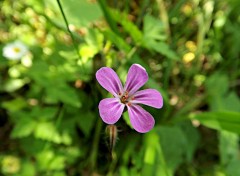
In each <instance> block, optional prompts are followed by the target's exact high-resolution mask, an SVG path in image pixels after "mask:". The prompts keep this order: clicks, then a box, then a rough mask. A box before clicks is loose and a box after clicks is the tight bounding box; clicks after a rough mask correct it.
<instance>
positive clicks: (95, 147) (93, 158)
mask: <svg viewBox="0 0 240 176" xmlns="http://www.w3.org/2000/svg"><path fill="white" fill-rule="evenodd" d="M102 124H103V123H102V121H101V118H98V120H97V125H96V131H95V134H94V137H93V148H92V152H91V155H90V164H91V169H92V171H94V169H95V167H96V165H97V164H96V163H97V154H98V146H99V140H100V134H101V129H102Z"/></svg>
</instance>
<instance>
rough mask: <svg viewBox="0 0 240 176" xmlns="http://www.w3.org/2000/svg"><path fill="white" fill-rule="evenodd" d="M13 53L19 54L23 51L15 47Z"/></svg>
mask: <svg viewBox="0 0 240 176" xmlns="http://www.w3.org/2000/svg"><path fill="white" fill-rule="evenodd" d="M13 51H14V52H15V53H19V52H20V51H21V50H20V48H18V47H14V48H13Z"/></svg>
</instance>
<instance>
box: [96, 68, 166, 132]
mask: <svg viewBox="0 0 240 176" xmlns="http://www.w3.org/2000/svg"><path fill="white" fill-rule="evenodd" d="M96 78H97V81H98V82H99V84H100V85H101V86H102V87H103V88H105V89H106V90H107V91H109V92H110V93H111V94H112V95H113V96H114V98H106V99H103V100H101V101H100V103H99V106H98V108H99V114H100V116H101V118H102V120H103V121H104V122H105V123H107V124H114V123H116V122H117V121H118V120H119V118H120V117H121V115H122V113H123V110H124V108H125V107H127V109H128V113H129V117H130V122H131V124H132V126H133V128H134V129H135V130H136V131H138V132H140V133H146V132H148V131H150V130H151V129H152V128H153V126H154V124H155V121H154V118H153V117H152V115H151V114H150V113H149V112H147V111H145V110H144V109H143V108H142V107H141V106H139V105H138V104H145V105H148V106H152V107H154V108H161V107H162V106H163V98H162V96H161V94H160V93H159V92H158V91H157V90H155V89H145V90H140V91H138V89H140V88H141V87H142V86H143V85H144V84H145V83H146V82H147V80H148V74H147V72H146V70H145V69H144V68H143V67H142V66H141V65H139V64H133V65H132V66H131V67H130V69H129V71H128V75H127V81H126V84H125V86H124V87H123V86H122V83H121V81H120V79H119V77H118V75H117V74H116V72H115V71H114V70H113V69H111V68H108V67H102V68H100V69H99V70H98V71H97V73H96Z"/></svg>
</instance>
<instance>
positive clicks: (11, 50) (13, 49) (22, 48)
mask: <svg viewBox="0 0 240 176" xmlns="http://www.w3.org/2000/svg"><path fill="white" fill-rule="evenodd" d="M27 52H28V48H27V46H26V45H25V44H23V43H22V42H20V41H15V42H13V43H9V44H7V45H6V46H5V47H4V48H3V56H4V57H6V58H7V59H10V60H19V59H21V57H23V56H24V55H25V54H26V53H27Z"/></svg>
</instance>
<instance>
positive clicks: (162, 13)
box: [156, 0, 171, 42]
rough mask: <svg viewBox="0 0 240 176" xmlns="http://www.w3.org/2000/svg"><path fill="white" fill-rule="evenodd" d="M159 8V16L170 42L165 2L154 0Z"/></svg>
mask: <svg viewBox="0 0 240 176" xmlns="http://www.w3.org/2000/svg"><path fill="white" fill-rule="evenodd" d="M156 1H157V4H158V8H159V17H160V19H161V20H162V22H163V24H164V26H165V32H166V34H167V36H168V40H169V42H170V34H171V32H170V25H169V19H168V13H167V10H166V7H165V4H164V2H163V0H156Z"/></svg>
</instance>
